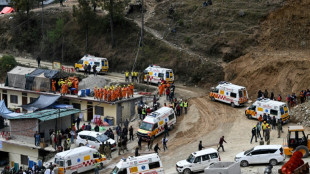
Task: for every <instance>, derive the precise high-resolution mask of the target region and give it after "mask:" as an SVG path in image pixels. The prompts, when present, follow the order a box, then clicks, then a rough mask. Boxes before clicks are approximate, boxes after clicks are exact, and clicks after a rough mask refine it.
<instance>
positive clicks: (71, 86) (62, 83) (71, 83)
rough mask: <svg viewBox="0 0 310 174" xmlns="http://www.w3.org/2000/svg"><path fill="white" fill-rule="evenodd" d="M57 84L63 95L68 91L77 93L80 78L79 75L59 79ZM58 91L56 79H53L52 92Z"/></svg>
mask: <svg viewBox="0 0 310 174" xmlns="http://www.w3.org/2000/svg"><path fill="white" fill-rule="evenodd" d="M57 85H58V89H59V90H60V94H61V95H66V94H68V91H70V93H73V94H77V92H78V86H79V79H78V78H77V77H69V78H66V79H65V80H63V79H59V80H58V82H57ZM56 91H57V88H56V80H54V79H52V92H54V93H56Z"/></svg>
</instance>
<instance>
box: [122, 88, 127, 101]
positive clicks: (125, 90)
mask: <svg viewBox="0 0 310 174" xmlns="http://www.w3.org/2000/svg"><path fill="white" fill-rule="evenodd" d="M126 94H127V88H126V87H125V85H124V86H123V91H122V95H123V98H126Z"/></svg>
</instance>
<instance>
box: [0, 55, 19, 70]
mask: <svg viewBox="0 0 310 174" xmlns="http://www.w3.org/2000/svg"><path fill="white" fill-rule="evenodd" d="M16 65H17V62H16V60H15V58H14V57H13V56H11V55H3V56H2V57H1V58H0V68H1V71H0V72H1V73H6V72H8V71H10V70H11V69H13V68H14V67H15V66H16Z"/></svg>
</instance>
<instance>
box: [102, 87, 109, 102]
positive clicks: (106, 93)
mask: <svg viewBox="0 0 310 174" xmlns="http://www.w3.org/2000/svg"><path fill="white" fill-rule="evenodd" d="M107 97H108V90H107V89H106V88H105V89H104V90H103V100H104V101H107V99H108V98H107Z"/></svg>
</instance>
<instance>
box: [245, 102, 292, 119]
mask: <svg viewBox="0 0 310 174" xmlns="http://www.w3.org/2000/svg"><path fill="white" fill-rule="evenodd" d="M264 113H266V114H267V115H268V114H270V117H271V118H272V117H273V116H275V117H276V119H282V122H283V123H287V122H288V121H289V119H290V113H289V109H288V107H287V105H286V103H284V102H279V101H274V100H270V99H258V100H257V101H256V102H254V103H253V104H252V105H251V106H249V107H248V108H246V110H245V115H246V116H247V117H248V118H249V119H250V118H256V119H258V117H259V116H260V115H262V116H263V115H264Z"/></svg>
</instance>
